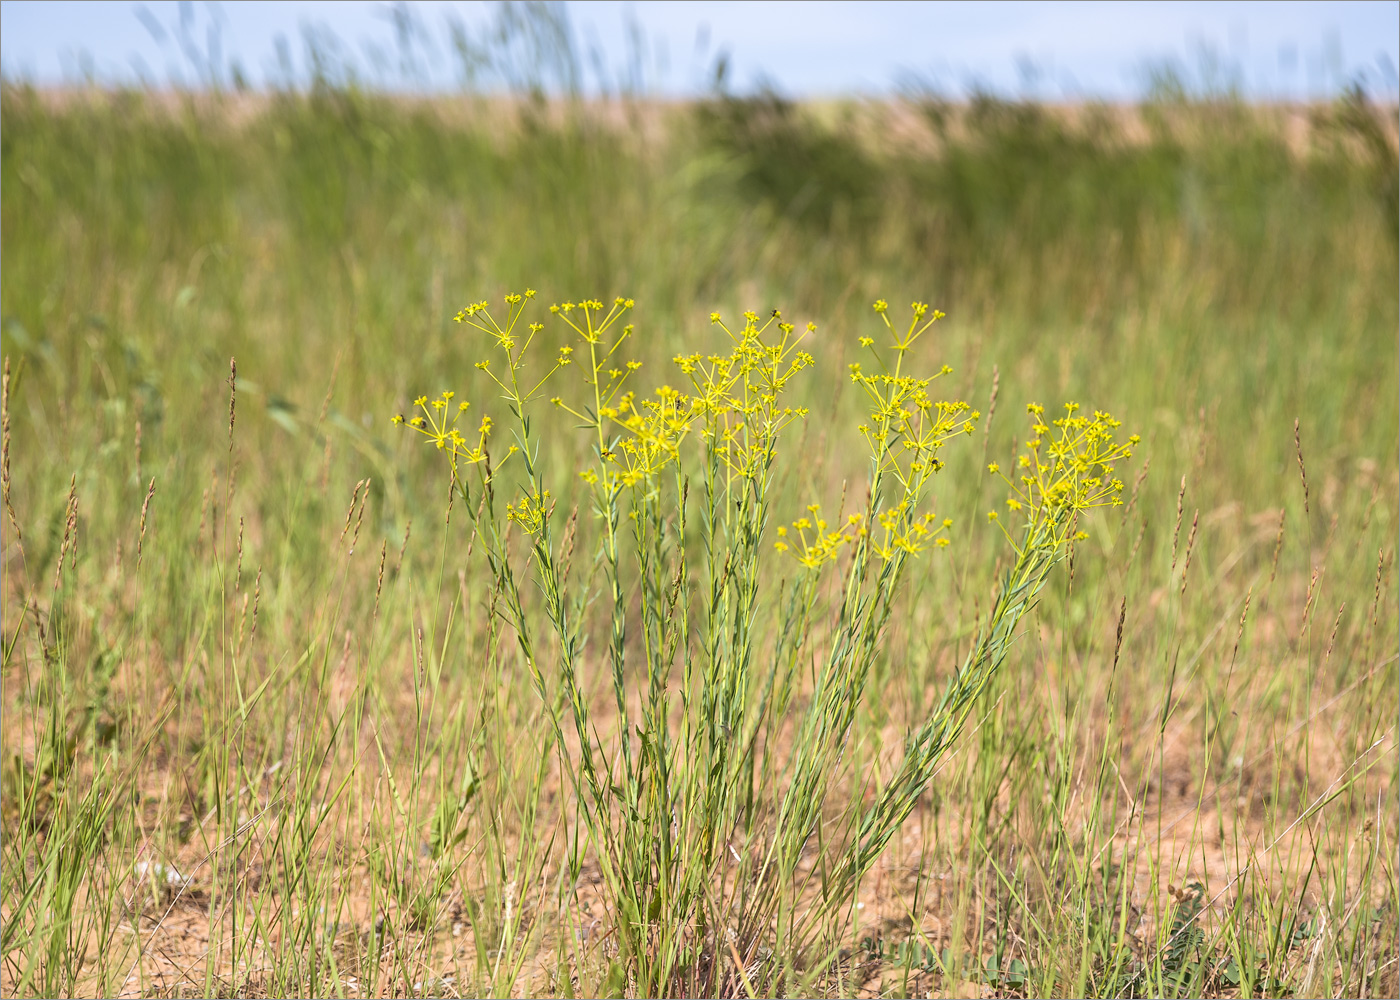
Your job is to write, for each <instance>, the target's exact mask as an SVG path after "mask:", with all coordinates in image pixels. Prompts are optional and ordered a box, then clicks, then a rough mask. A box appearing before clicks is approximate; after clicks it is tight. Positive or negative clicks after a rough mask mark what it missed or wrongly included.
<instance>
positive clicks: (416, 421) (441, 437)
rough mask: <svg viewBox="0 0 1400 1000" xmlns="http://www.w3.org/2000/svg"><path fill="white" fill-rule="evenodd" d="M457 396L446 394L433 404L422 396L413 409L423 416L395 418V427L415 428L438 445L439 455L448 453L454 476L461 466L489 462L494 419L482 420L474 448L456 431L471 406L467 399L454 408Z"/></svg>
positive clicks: (397, 415)
mask: <svg viewBox="0 0 1400 1000" xmlns="http://www.w3.org/2000/svg"><path fill="white" fill-rule="evenodd" d="M456 395H457V394H456V393H454V392H447V391H444V392H443V394H442V395H441V396H439V397H438V398H436V399H432V400H430V399H428V397H427V396H419V397H418V398H417V399H415V400H414V401H413V405H414V406H415V407H417V408H418V409H419V410H421V411H422V412H421V413H418V414H415V415H414V416H412V417H405V416H404V415H403V414H402V413H399V414H396V415H395V416H394V417H393V418H392V423H394V424H395V425H403V424H406V425H407V426H409V427H412V428H413V429H414V430H416V431H417V432H418V433H420V434H422V435H423V436H424V437H426V438H427V439H428V441H429V442H430V443H432V444H434V445H436V446H437V449H438V450H439V451H442V452H445V453H446V454H447V459H448V461H449V462H450V463H451V465H452V473H453V475H456V474H457V470H458V468H459V467H460V466H461V465H475V464H476V463H477V462H483V461H485V460H486V438H487V436H488V435H489V434H490V433H491V418H490V417H482V418H481V426H480V427H479V428H477V434H476V443H475V444H472V443H470V442H469V440H468V439H467V438H465V437H464V436H463V435H462V432H461V431H459V430H458V429H457V426H456V425H457V421H458V420H460V419H461V417H462V415H463V414H464V413H466V412H467V408H468V406H470V405H471V404H469V403H468V402H467V401H466V400H465V399H464V400H462V401H461V402H460V403H458V404H457V405H456V406H453V405H452V400H453V399H454V398H455V397H456Z"/></svg>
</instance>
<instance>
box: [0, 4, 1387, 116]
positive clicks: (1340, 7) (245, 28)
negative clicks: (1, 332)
mask: <svg viewBox="0 0 1400 1000" xmlns="http://www.w3.org/2000/svg"><path fill="white" fill-rule="evenodd" d="M562 10H563V12H564V14H565V16H566V18H567V22H568V24H569V26H570V28H571V30H572V36H573V40H574V46H573V47H574V51H576V52H577V53H578V54H579V61H580V64H581V69H582V72H581V76H580V79H581V81H582V86H583V89H584V90H585V91H589V92H598V91H599V90H606V91H617V90H620V89H630V90H632V91H634V92H644V93H650V94H654V95H658V96H676V97H683V96H687V95H693V94H698V93H704V92H706V91H707V90H709V89H710V88H711V87H712V86H713V85H714V80H715V72H716V68H717V67H718V66H719V65H720V64H721V63H723V65H724V66H725V67H726V70H727V72H726V74H725V80H726V85H727V86H728V87H729V88H730V89H731V90H734V91H739V92H746V91H751V90H754V89H757V88H759V87H762V86H768V87H771V88H773V89H775V90H777V91H778V92H780V93H783V94H786V95H789V96H793V97H822V96H835V95H880V94H886V93H890V92H892V91H894V90H897V89H899V88H901V87H904V86H909V85H911V83H913V82H914V81H918V83H917V85H920V86H925V87H932V88H934V89H937V90H940V91H942V92H944V93H947V94H949V95H951V96H956V95H959V94H967V93H969V92H972V91H978V90H981V91H991V92H995V93H999V94H1003V95H1006V96H1021V97H1039V98H1045V99H1051V100H1053V99H1081V98H1100V99H1107V100H1131V99H1133V98H1135V97H1139V96H1141V95H1142V94H1143V93H1144V92H1145V91H1146V89H1147V87H1148V85H1149V80H1150V79H1151V78H1152V76H1153V69H1154V67H1155V68H1158V69H1160V68H1161V67H1163V66H1167V65H1174V66H1176V67H1177V69H1178V74H1179V76H1181V77H1183V78H1184V79H1186V80H1187V81H1188V82H1189V83H1192V84H1193V85H1195V86H1197V87H1198V88H1221V87H1226V86H1231V85H1233V86H1234V87H1236V88H1237V89H1238V90H1239V91H1241V92H1242V93H1243V94H1244V95H1245V96H1246V97H1250V98H1253V99H1260V100H1273V99H1306V98H1319V97H1328V96H1331V95H1334V94H1336V93H1337V92H1338V91H1339V90H1341V89H1342V88H1343V87H1345V86H1347V85H1348V84H1350V83H1351V82H1353V81H1356V80H1362V81H1364V82H1365V84H1366V86H1367V88H1368V89H1369V90H1370V91H1371V92H1372V93H1375V94H1377V95H1383V96H1387V97H1390V98H1392V99H1393V98H1394V97H1395V95H1396V92H1397V78H1396V69H1395V67H1396V66H1397V65H1400V52H1398V51H1397V49H1400V3H1397V2H1389V3H1377V2H1338V0H1331V2H1291V3H1279V2H1257V3H1245V2H1218V3H1201V2H1164V0H1152V2H1141V3H1089V2H1060V3H1048V2H1047V3H1031V2H1019V0H1018V2H1002V3H988V2H982V3H974V4H968V3H943V2H937V3H935V2H929V3H915V2H909V0H904V2H895V3H891V2H880V0H864V2H861V3H849V2H810V0H809V2H796V0H788V2H782V3H777V2H732V0H726V2H718V0H715V2H696V0H669V2H621V0H595V2H583V0H570V2H566V3H564V4H563V5H562ZM508 14H509V12H508V11H507V12H503V11H502V10H501V9H500V6H499V5H497V4H488V3H479V2H457V3H447V2H437V0H424V2H407V3H395V4H390V3H384V2H374V0H369V2H362V0H339V2H314V0H285V2H281V3H256V2H246V0H225V2H222V3H212V2H211V3H204V2H201V3H177V2H168V0H145V2H142V3H127V2H80V0H44V2H29V0H5V2H3V3H0V72H3V74H4V75H5V77H6V78H8V79H23V80H27V81H30V82H33V83H36V84H40V85H54V84H63V83H77V82H81V81H84V80H86V79H94V80H96V81H98V82H102V83H108V84H111V83H124V84H146V85H152V86H171V85H174V86H199V85H207V84H208V83H209V82H211V81H212V82H214V83H216V84H218V85H222V86H228V85H230V84H231V83H232V81H233V80H234V69H233V67H235V66H236V67H237V73H238V76H239V77H240V78H241V79H243V80H245V81H246V82H247V83H248V85H250V86H253V87H264V86H268V85H278V84H286V83H288V82H292V83H304V82H305V80H306V79H307V78H308V73H309V69H308V67H309V64H310V60H309V55H308V52H309V50H308V46H307V41H306V40H307V37H308V32H309V33H311V34H313V35H315V36H316V37H318V38H320V39H321V45H320V52H321V53H322V55H323V56H324V55H325V54H326V53H331V54H333V55H334V56H335V58H336V59H337V60H338V64H339V65H341V66H344V65H348V64H353V65H354V66H355V67H356V68H357V74H358V76H359V79H361V80H362V81H364V82H366V83H369V84H375V85H379V86H384V87H390V88H393V89H401V90H426V91H440V90H452V89H456V88H458V87H460V86H461V85H462V79H463V76H462V72H461V65H462V64H461V62H460V60H459V59H457V58H456V56H455V55H454V49H453V47H452V45H451V32H450V28H449V25H450V24H452V23H454V22H455V23H457V24H459V25H460V26H462V29H463V31H464V32H465V37H467V38H469V39H474V40H476V41H477V42H481V41H482V40H484V39H486V38H488V37H489V36H490V32H491V31H492V30H493V29H495V28H499V27H500V26H501V24H502V23H503V20H502V19H503V18H504V17H507V16H508ZM396 19H397V22H396ZM396 23H397V25H398V28H404V27H407V28H408V30H407V31H403V32H402V33H401V32H400V31H399V30H397V29H396ZM401 37H404V38H407V39H409V46H408V48H407V50H406V51H407V53H408V54H409V57H410V58H409V59H408V60H406V61H405V60H404V59H403V58H402V56H403V53H404V51H405V50H403V49H401V48H400V45H399V40H400V38H401ZM279 44H280V46H281V48H280V51H281V53H283V55H281V56H279ZM477 79H478V85H479V86H484V87H488V88H489V87H490V86H493V85H494V86H499V85H500V80H499V79H495V80H494V83H493V82H484V81H485V78H483V77H478V78H477ZM546 83H547V84H548V81H546Z"/></svg>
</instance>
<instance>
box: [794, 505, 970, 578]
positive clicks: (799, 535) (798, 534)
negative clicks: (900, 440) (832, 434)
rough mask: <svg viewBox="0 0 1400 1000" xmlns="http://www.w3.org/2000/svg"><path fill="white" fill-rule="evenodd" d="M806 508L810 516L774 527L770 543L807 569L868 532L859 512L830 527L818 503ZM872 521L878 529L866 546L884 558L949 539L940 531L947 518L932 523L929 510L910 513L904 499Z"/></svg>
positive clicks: (832, 557)
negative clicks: (773, 539)
mask: <svg viewBox="0 0 1400 1000" xmlns="http://www.w3.org/2000/svg"><path fill="white" fill-rule="evenodd" d="M807 511H808V513H809V514H810V515H811V516H810V517H799V518H798V519H797V520H795V521H793V522H792V525H791V527H789V526H787V525H782V526H780V527H779V528H778V540H777V541H776V542H774V543H773V547H774V548H775V549H777V550H778V551H779V552H786V553H789V554H790V555H791V556H792V557H793V558H794V559H796V560H797V561H798V562H799V563H801V564H802V565H803V566H805V567H807V568H808V569H821V568H822V567H823V566H825V565H826V564H827V563H830V562H835V561H836V559H837V557H838V556H839V555H840V554H841V550H842V548H844V547H845V546H847V545H851V544H854V543H855V542H856V541H857V540H858V539H861V538H865V537H867V536H868V535H870V532H869V531H868V530H867V529H866V526H865V517H864V516H863V515H861V514H850V515H848V516H847V517H846V519H845V521H843V522H842V523H841V525H840V527H837V528H834V529H833V528H831V527H830V526H828V524H827V522H826V521H825V520H824V519H823V518H822V516H821V505H820V504H815V503H814V504H808V506H807ZM875 522H876V526H877V529H878V530H877V531H876V532H875V533H874V536H873V537H872V538H871V542H870V548H871V551H872V552H874V553H875V554H876V555H877V556H879V557H880V559H881V560H882V561H885V562H888V561H889V560H891V559H893V558H894V557H895V555H896V554H898V553H900V552H905V553H908V554H909V555H918V554H919V553H920V552H922V551H924V550H925V549H926V548H928V547H929V546H930V545H932V546H934V547H936V548H940V549H941V548H946V547H947V546H948V544H949V539H948V536H947V535H946V534H944V532H946V531H947V530H948V529H949V528H951V527H952V526H953V522H952V521H951V520H949V519H948V518H944V519H943V520H942V521H941V522H937V523H936V519H935V517H934V515H933V514H931V513H928V514H924V515H923V516H922V517H911V516H910V507H909V504H908V503H907V502H905V503H900V504H897V505H895V506H894V507H891V508H890V509H889V510H885V511H882V512H881V513H880V514H879V515H877V516H876V519H875Z"/></svg>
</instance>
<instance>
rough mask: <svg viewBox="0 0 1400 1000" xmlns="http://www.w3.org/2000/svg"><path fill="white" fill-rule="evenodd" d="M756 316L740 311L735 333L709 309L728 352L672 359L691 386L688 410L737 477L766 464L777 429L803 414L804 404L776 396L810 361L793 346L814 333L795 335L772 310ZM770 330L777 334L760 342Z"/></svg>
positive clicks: (809, 328)
mask: <svg viewBox="0 0 1400 1000" xmlns="http://www.w3.org/2000/svg"><path fill="white" fill-rule="evenodd" d="M758 320H759V317H758V314H757V313H754V312H746V313H744V326H743V328H742V329H740V330H739V331H738V332H737V333H736V332H735V331H733V330H731V329H730V328H729V326H728V325H727V324H726V323H725V322H724V318H723V317H722V316H720V314H719V313H711V314H710V322H711V323H713V324H714V325H715V326H718V327H719V328H720V329H721V330H723V331H724V332H725V333H726V334H728V335H729V338H730V342H731V344H732V349H731V351H730V352H729V353H728V354H712V355H701V354H683V355H679V356H677V357H676V358H675V362H676V364H677V366H679V368H680V370H681V372H682V373H684V374H685V375H686V376H687V377H688V378H689V379H690V382H691V385H692V387H693V388H694V393H695V395H694V397H693V398H692V399H691V411H692V414H693V415H694V416H695V417H698V418H700V419H701V421H702V422H703V425H704V426H703V429H702V431H701V433H702V434H703V435H704V437H705V438H706V440H708V441H709V442H710V443H711V445H712V447H713V448H714V449H715V452H716V453H717V454H718V455H719V456H720V457H721V458H722V459H723V461H724V463H725V465H726V467H727V468H728V470H729V472H730V473H731V474H733V475H736V476H738V477H741V478H751V477H753V476H755V475H757V474H758V473H759V472H760V471H761V470H762V469H763V468H764V467H766V465H767V462H768V460H770V459H771V458H772V454H773V445H774V443H775V442H776V440H777V438H778V435H779V434H780V433H781V432H782V430H783V428H785V427H786V426H787V425H788V424H790V423H791V422H792V421H794V420H796V419H798V418H800V417H805V416H806V415H807V408H806V407H793V406H785V405H783V404H782V402H781V398H780V397H781V396H782V395H783V393H784V392H785V391H786V390H787V388H788V384H789V382H790V381H791V379H792V377H793V376H794V375H796V374H797V373H798V372H800V371H802V370H803V369H804V368H807V367H809V366H811V364H812V363H813V359H812V355H810V354H809V353H807V352H806V351H804V350H802V349H801V348H800V346H799V345H800V344H801V342H802V341H803V340H804V339H806V338H807V337H808V336H809V335H811V334H812V333H814V332H815V331H816V325H815V324H813V323H808V324H807V327H806V329H805V330H804V331H803V332H801V333H797V332H796V327H794V326H793V324H791V323H788V322H785V321H784V320H783V318H782V313H780V312H779V311H778V310H776V309H775V310H773V313H772V315H770V316H769V317H768V319H767V321H766V322H764V323H763V325H761V326H760V325H759V322H758ZM770 330H776V331H777V334H778V336H777V337H776V338H775V339H773V340H771V341H765V339H764V338H765V335H768V334H769V331H770Z"/></svg>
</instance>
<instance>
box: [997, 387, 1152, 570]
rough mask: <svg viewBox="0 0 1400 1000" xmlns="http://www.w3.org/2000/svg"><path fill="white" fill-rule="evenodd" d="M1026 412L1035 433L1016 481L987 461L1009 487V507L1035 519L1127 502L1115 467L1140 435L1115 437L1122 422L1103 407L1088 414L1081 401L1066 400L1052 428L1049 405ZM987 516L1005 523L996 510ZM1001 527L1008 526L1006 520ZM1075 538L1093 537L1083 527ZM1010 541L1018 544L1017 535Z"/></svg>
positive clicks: (1033, 406)
mask: <svg viewBox="0 0 1400 1000" xmlns="http://www.w3.org/2000/svg"><path fill="white" fill-rule="evenodd" d="M1026 412H1027V413H1028V414H1029V415H1030V418H1031V438H1030V440H1029V441H1028V442H1027V443H1026V450H1025V451H1024V452H1023V453H1022V454H1021V455H1020V456H1019V457H1018V458H1017V460H1016V464H1017V472H1018V473H1019V475H1018V476H1017V478H1016V479H1015V480H1013V479H1012V478H1011V477H1010V476H1008V475H1007V474H1006V473H1005V472H1003V471H1002V468H1001V466H1000V465H999V464H997V463H996V462H993V463H992V464H991V465H989V466H988V471H989V472H990V473H991V474H992V475H995V476H1000V477H1001V478H1002V480H1003V481H1004V482H1005V483H1006V485H1007V486H1008V487H1009V491H1010V492H1009V494H1008V496H1007V499H1006V506H1007V508H1008V509H1009V510H1011V511H1013V512H1019V513H1024V514H1025V516H1026V518H1027V520H1028V521H1029V522H1030V523H1031V524H1036V523H1039V522H1040V521H1042V520H1046V519H1053V518H1055V517H1056V515H1059V514H1062V513H1064V512H1074V511H1081V510H1088V509H1090V508H1093V507H1103V506H1118V505H1119V504H1121V503H1122V502H1123V500H1122V498H1121V496H1120V494H1121V493H1122V492H1123V481H1122V480H1120V479H1117V478H1116V477H1114V476H1113V466H1114V464H1115V463H1116V462H1119V461H1121V460H1123V459H1125V458H1128V457H1130V456H1131V455H1132V449H1133V448H1134V447H1135V446H1136V445H1137V444H1138V442H1139V441H1140V440H1141V438H1139V437H1138V436H1137V435H1136V434H1134V435H1132V436H1130V437H1129V438H1128V439H1127V441H1126V442H1124V443H1119V442H1117V441H1115V440H1114V431H1115V430H1117V429H1118V428H1119V427H1120V426H1121V422H1120V421H1118V420H1115V419H1114V418H1113V415H1112V414H1109V413H1105V412H1103V411H1101V410H1095V411H1094V415H1093V416H1092V417H1088V416H1084V415H1083V414H1081V413H1079V404H1078V403H1066V404H1065V415H1064V416H1063V417H1060V418H1058V419H1056V420H1054V421H1052V424H1053V426H1054V428H1055V430H1054V431H1053V432H1052V430H1051V424H1047V423H1046V422H1045V407H1043V406H1040V405H1039V404H1037V403H1031V404H1030V405H1029V406H1027V407H1026ZM987 517H988V520H990V521H994V522H996V523H998V524H1000V523H1001V519H1000V517H999V515H998V514H997V512H996V511H990V512H989V513H988V515H987ZM1002 530H1003V531H1005V530H1006V528H1005V526H1004V525H1003V527H1002ZM1065 530H1068V529H1067V528H1066V529H1065ZM1007 537H1008V538H1010V533H1009V532H1008V535H1007ZM1075 537H1076V539H1082V538H1087V537H1088V536H1087V535H1086V534H1084V533H1083V532H1080V533H1078V534H1077V535H1076V536H1075ZM1011 541H1012V544H1013V545H1014V544H1016V542H1015V539H1012V540H1011Z"/></svg>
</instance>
